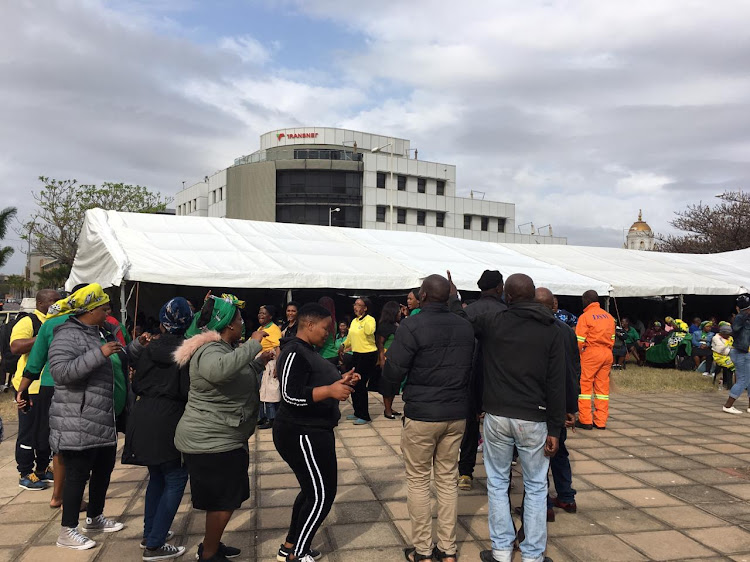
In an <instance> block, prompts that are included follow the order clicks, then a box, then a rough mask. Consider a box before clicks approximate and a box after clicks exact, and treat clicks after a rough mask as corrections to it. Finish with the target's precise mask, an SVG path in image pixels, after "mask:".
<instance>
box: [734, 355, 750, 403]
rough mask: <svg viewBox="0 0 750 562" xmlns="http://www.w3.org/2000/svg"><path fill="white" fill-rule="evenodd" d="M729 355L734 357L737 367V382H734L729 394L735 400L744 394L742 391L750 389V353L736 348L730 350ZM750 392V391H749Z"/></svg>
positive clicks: (735, 366)
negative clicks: (749, 386)
mask: <svg viewBox="0 0 750 562" xmlns="http://www.w3.org/2000/svg"><path fill="white" fill-rule="evenodd" d="M729 357H730V358H731V359H732V362H733V363H734V368H735V372H734V373H735V377H736V378H737V382H735V383H734V386H733V387H732V390H730V391H729V396H730V397H732V398H734V399H735V400H736V399H737V398H739V397H740V396H742V392H743V391H745V390H747V389H748V385H750V353H741V352H739V351H737V350H736V349H731V350H729ZM748 394H750V391H748Z"/></svg>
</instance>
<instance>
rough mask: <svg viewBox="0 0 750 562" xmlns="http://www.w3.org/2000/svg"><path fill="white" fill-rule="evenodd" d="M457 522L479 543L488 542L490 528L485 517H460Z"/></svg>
mask: <svg viewBox="0 0 750 562" xmlns="http://www.w3.org/2000/svg"><path fill="white" fill-rule="evenodd" d="M458 520H459V522H460V523H461V525H463V526H464V528H465V529H466V530H467V531H468V532H469V533H470V534H471V536H473V537H475V538H476V539H478V540H480V541H488V540H490V527H489V522H488V520H487V517H486V516H480V515H478V516H475V517H469V516H463V517H461V516H460V517H459V518H458Z"/></svg>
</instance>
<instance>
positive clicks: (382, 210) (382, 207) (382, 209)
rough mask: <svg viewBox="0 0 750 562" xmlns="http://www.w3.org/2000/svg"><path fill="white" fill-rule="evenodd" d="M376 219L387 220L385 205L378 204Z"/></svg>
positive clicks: (379, 220)
mask: <svg viewBox="0 0 750 562" xmlns="http://www.w3.org/2000/svg"><path fill="white" fill-rule="evenodd" d="M375 220H376V221H378V222H385V205H378V206H377V208H376V209H375Z"/></svg>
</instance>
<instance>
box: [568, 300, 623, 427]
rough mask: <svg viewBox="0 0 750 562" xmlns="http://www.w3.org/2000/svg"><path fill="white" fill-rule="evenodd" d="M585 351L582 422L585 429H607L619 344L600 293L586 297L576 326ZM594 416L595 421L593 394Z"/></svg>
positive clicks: (578, 424)
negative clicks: (611, 376)
mask: <svg viewBox="0 0 750 562" xmlns="http://www.w3.org/2000/svg"><path fill="white" fill-rule="evenodd" d="M576 337H577V338H578V349H579V350H580V351H581V393H580V394H579V395H578V421H576V423H575V426H576V427H580V428H581V429H593V428H594V427H596V429H606V426H607V417H608V416H609V372H610V370H611V369H612V346H613V345H614V343H615V319H614V318H613V317H612V316H611V315H610V314H609V313H607V312H606V311H604V310H602V308H601V307H600V306H599V295H598V294H597V292H596V291H586V292H585V293H583V314H581V316H580V317H579V318H578V325H577V326H576ZM592 391H593V393H594V416H593V418H594V419H593V423H592V419H591V417H592V416H591V393H592Z"/></svg>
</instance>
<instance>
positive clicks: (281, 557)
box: [276, 544, 323, 562]
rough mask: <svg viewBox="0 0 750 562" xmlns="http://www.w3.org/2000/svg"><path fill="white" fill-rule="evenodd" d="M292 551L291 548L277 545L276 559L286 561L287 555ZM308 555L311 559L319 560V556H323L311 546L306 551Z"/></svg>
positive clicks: (279, 561)
mask: <svg viewBox="0 0 750 562" xmlns="http://www.w3.org/2000/svg"><path fill="white" fill-rule="evenodd" d="M291 553H292V549H290V548H287V547H285V546H284V545H283V544H282V545H281V546H280V547H279V552H278V554H276V560H277V561H278V562H286V560H287V558H288V557H289V555H290V554H291ZM307 555H308V556H312V558H313V560H320V558H321V557H322V556H323V554H322V553H320V552H318V551H317V550H315V549H313V548H311V549H310V551H309V552H308V553H307Z"/></svg>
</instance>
